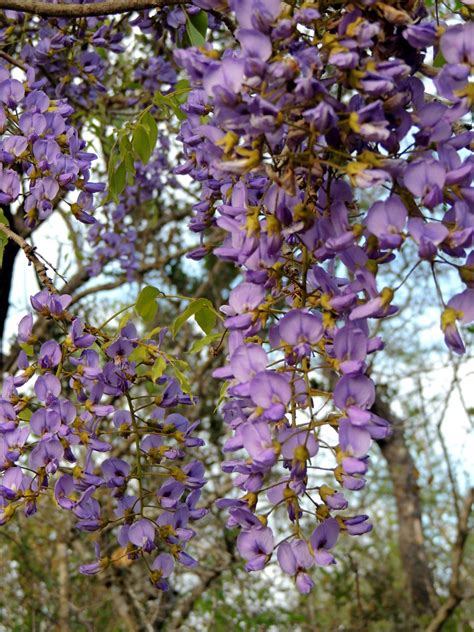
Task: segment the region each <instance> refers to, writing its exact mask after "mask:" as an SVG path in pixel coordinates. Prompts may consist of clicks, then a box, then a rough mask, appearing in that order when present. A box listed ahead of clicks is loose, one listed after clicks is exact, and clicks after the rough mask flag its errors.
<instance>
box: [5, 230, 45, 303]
mask: <svg viewBox="0 0 474 632" xmlns="http://www.w3.org/2000/svg"><path fill="white" fill-rule="evenodd" d="M0 231H2V233H4V234H5V235H6V236H7V237H8V238H9V239H11V240H12V241H14V242H15V243H16V244H18V246H20V248H21V249H22V250H23V252H24V253H25V255H26V258H27V259H28V261H29V262H30V263H31V264H32V265H33V267H34V269H35V270H36V274H37V275H38V277H39V279H40V281H41V283H42V284H43V285H44V286H45V287H47V288H48V290H49V291H50V292H51V293H53V294H56V293H57V289H56V288H55V287H54V283H53V282H52V281H51V279H50V278H49V276H48V274H47V271H48V269H47V267H46V266H45V265H44V264H43V263H42V262H41V260H40V259H39V257H38V256H37V255H36V254H35V250H36V248H34V247H33V246H31V245H30V244H29V243H28V242H27V241H25V240H24V239H23V237H20V235H17V234H16V233H15V232H13V231H12V230H11V229H10V228H9V227H8V226H6V225H5V224H0Z"/></svg>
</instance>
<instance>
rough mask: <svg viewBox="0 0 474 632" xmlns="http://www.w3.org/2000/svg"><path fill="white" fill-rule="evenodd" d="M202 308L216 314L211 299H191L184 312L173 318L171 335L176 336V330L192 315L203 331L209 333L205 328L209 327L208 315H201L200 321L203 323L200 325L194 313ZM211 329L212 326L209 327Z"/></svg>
mask: <svg viewBox="0 0 474 632" xmlns="http://www.w3.org/2000/svg"><path fill="white" fill-rule="evenodd" d="M204 309H207V310H208V311H210V312H211V313H213V314H214V315H215V314H216V311H215V309H214V307H213V305H212V303H211V301H209V300H208V299H207V298H198V299H196V300H195V301H192V302H191V303H190V304H189V305H188V306H187V307H186V309H185V310H184V312H183V313H182V314H180V315H179V316H178V317H177V318H175V319H174V321H173V323H172V325H171V333H172V335H173V337H175V336H176V334H177V333H178V331H179V330H180V329H181V327H182V326H183V325H184V323H185V322H186V321H187V320H189V319H190V318H191V316H194V317H195V318H196V321H197V322H198V325H199V326H200V327H201V329H202V330H203V331H204V333H206V334H208V333H210V331H206V329H207V330H208V329H209V325H210V319H209V315H205V316H204V317H203V319H202V321H201V322H202V323H203V324H202V325H201V323H199V321H198V320H197V316H196V314H198V313H199V312H201V310H204ZM214 325H215V321H214ZM214 325H213V326H214ZM211 330H212V327H211Z"/></svg>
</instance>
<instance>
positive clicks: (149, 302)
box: [135, 285, 161, 322]
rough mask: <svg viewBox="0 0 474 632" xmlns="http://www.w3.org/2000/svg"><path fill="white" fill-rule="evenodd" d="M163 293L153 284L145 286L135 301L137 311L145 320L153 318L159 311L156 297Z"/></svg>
mask: <svg viewBox="0 0 474 632" xmlns="http://www.w3.org/2000/svg"><path fill="white" fill-rule="evenodd" d="M159 294H161V292H160V290H159V289H158V288H156V287H153V286H152V285H147V286H146V287H144V288H143V290H142V291H141V292H140V294H139V295H138V298H137V302H136V303H135V311H136V312H137V314H138V315H139V316H140V318H141V319H142V320H144V321H145V322H149V321H150V320H153V318H154V316H155V314H156V312H157V311H158V304H157V302H156V297H157V296H158V295H159Z"/></svg>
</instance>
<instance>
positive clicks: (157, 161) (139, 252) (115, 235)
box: [88, 134, 176, 280]
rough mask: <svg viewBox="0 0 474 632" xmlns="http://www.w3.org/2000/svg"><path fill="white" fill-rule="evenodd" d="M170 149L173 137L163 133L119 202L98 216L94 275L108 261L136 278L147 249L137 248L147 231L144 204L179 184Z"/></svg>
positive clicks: (93, 230)
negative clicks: (173, 172)
mask: <svg viewBox="0 0 474 632" xmlns="http://www.w3.org/2000/svg"><path fill="white" fill-rule="evenodd" d="M169 150H170V147H169V140H168V139H167V138H166V137H165V136H164V135H162V134H161V135H159V138H158V145H157V147H156V149H155V151H154V152H153V154H152V157H151V159H150V161H149V162H148V163H147V164H146V165H144V164H142V163H141V162H140V161H136V162H135V178H134V182H133V184H130V185H127V186H126V187H125V189H124V191H123V193H122V194H121V195H120V196H119V201H118V203H117V204H115V203H114V202H107V204H106V205H105V208H104V219H103V221H100V220H99V219H98V218H97V217H96V219H97V221H96V223H95V224H93V225H92V226H91V227H90V228H89V232H88V241H89V243H90V245H91V246H92V248H93V252H92V255H91V262H90V265H89V266H88V272H89V274H90V275H91V276H97V275H98V274H100V273H101V272H102V270H103V269H104V267H105V266H106V265H107V264H108V263H114V264H117V263H119V264H120V268H121V269H122V270H123V271H124V272H125V273H126V274H127V278H128V279H129V280H132V279H133V278H134V276H135V274H136V271H137V269H138V268H139V266H140V264H141V258H142V256H143V249H141V248H137V244H138V243H139V242H140V239H139V233H140V232H143V231H145V229H146V220H147V219H148V217H147V216H146V214H144V213H143V208H144V207H145V208H146V205H147V204H149V203H153V202H155V203H156V201H157V200H158V199H159V197H160V194H161V193H162V192H163V191H165V190H166V188H167V187H173V186H175V185H176V179H175V176H174V175H173V174H172V167H171V165H170V162H169ZM140 211H141V213H140Z"/></svg>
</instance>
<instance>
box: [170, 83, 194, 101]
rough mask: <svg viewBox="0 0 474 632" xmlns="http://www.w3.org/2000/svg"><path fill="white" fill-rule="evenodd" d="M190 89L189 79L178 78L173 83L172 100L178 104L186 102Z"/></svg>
mask: <svg viewBox="0 0 474 632" xmlns="http://www.w3.org/2000/svg"><path fill="white" fill-rule="evenodd" d="M190 90H191V84H190V83H189V81H188V80H187V79H180V80H179V81H178V82H177V83H176V85H175V90H174V92H173V100H174V101H176V102H177V103H180V104H182V103H186V101H187V100H188V93H189V92H190Z"/></svg>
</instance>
